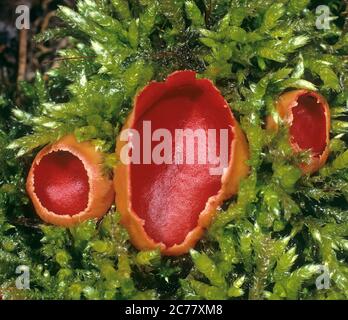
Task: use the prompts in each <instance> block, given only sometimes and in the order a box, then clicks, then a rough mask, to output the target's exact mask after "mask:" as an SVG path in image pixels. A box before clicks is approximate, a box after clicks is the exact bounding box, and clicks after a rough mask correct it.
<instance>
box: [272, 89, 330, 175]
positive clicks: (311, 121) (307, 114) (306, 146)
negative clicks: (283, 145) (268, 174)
mask: <svg viewBox="0 0 348 320" xmlns="http://www.w3.org/2000/svg"><path fill="white" fill-rule="evenodd" d="M277 112H278V114H279V117H280V118H281V119H282V120H283V121H284V122H285V123H286V124H288V125H289V135H290V144H291V147H292V149H293V150H294V152H303V151H307V150H308V151H310V152H311V157H310V161H309V163H302V164H300V168H301V170H302V172H303V173H304V174H311V173H314V172H316V171H318V170H319V169H320V168H321V167H322V166H324V164H325V162H326V160H327V158H328V156H329V142H330V108H329V105H328V103H327V101H326V99H325V98H324V97H323V96H322V95H320V94H319V93H317V92H314V91H308V90H294V91H290V92H286V93H284V94H282V95H281V96H280V97H279V99H278V101H277ZM267 127H268V128H269V129H271V130H278V124H277V123H276V121H274V119H273V118H272V117H268V119H267Z"/></svg>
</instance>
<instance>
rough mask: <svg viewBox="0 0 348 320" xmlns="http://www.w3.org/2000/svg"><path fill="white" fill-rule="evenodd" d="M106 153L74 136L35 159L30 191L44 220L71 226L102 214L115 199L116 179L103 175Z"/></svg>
mask: <svg viewBox="0 0 348 320" xmlns="http://www.w3.org/2000/svg"><path fill="white" fill-rule="evenodd" d="M102 161H103V156H102V154H101V153H99V152H97V151H96V149H95V147H94V146H93V145H92V144H91V143H90V142H82V143H78V142H77V140H76V138H75V137H74V136H73V135H68V136H65V137H63V138H62V139H60V140H59V141H58V142H56V143H54V144H51V145H48V146H46V147H45V148H44V149H42V150H41V151H40V152H39V153H38V154H37V156H36V158H35V159H34V162H33V164H32V166H31V169H30V172H29V175H28V178H27V185H26V187H27V192H28V194H29V196H30V198H31V200H32V202H33V205H34V207H35V210H36V212H37V214H38V215H39V216H40V218H41V219H42V220H44V221H45V222H48V223H52V224H55V225H59V226H65V227H69V226H72V225H75V224H77V223H80V222H82V221H85V220H87V219H91V218H100V217H102V216H103V215H104V214H105V213H106V212H107V210H108V209H109V208H110V207H111V205H112V203H113V200H114V189H113V184H112V179H110V178H109V177H107V176H105V175H104V174H103V169H102Z"/></svg>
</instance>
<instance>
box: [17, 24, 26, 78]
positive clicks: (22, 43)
mask: <svg viewBox="0 0 348 320" xmlns="http://www.w3.org/2000/svg"><path fill="white" fill-rule="evenodd" d="M27 40H28V29H21V30H20V31H19V53H18V75H17V82H19V81H23V80H24V79H25V72H26V69H27V45H28V43H27V42H28V41H27Z"/></svg>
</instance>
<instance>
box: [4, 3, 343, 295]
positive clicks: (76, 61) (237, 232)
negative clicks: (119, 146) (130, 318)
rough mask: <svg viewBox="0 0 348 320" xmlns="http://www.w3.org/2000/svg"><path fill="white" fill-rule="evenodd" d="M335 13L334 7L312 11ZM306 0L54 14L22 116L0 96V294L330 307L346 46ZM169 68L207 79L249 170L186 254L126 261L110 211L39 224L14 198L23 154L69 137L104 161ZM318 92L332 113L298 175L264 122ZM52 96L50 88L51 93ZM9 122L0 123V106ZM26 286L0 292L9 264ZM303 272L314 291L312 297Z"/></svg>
mask: <svg viewBox="0 0 348 320" xmlns="http://www.w3.org/2000/svg"><path fill="white" fill-rule="evenodd" d="M328 4H329V6H330V9H331V12H333V14H335V15H340V14H342V13H343V11H344V10H345V8H344V7H343V5H342V4H341V2H340V1H334V0H333V1H328ZM315 7H316V1H298V0H290V1H288V0H279V1H268V0H267V1H265V0H260V1H259V0H252V1H251V0H250V1H249V0H248V1H234V0H233V1H201V0H200V1H193V0H188V1H181V0H180V1H179V0H178V1H147V0H146V1H145V0H139V1H125V0H112V1H106V0H98V1H91V0H80V1H78V5H77V11H73V10H71V9H68V8H65V7H61V8H60V9H59V11H58V16H59V17H61V18H62V19H63V20H64V21H65V23H66V27H62V28H59V29H55V30H48V31H47V32H46V33H45V34H43V35H40V36H38V37H37V38H38V40H41V41H43V40H47V39H49V38H52V37H63V36H66V35H68V36H70V37H71V38H70V39H71V43H72V46H71V47H69V48H68V49H64V50H62V51H60V52H59V55H60V56H61V57H62V58H66V60H63V61H62V62H61V63H60V65H59V67H57V68H55V69H52V70H50V71H49V72H48V77H49V80H44V78H43V77H42V76H41V75H39V74H38V75H37V77H36V80H35V82H34V83H32V84H29V83H23V84H22V93H23V94H24V95H25V96H26V103H25V105H23V106H18V108H14V105H13V103H12V102H11V100H10V99H8V98H7V97H6V96H5V95H3V96H1V99H0V105H1V114H0V146H1V152H0V182H1V186H0V290H1V292H2V294H3V295H4V298H8V299H11V298H18V297H21V298H28V299H63V298H67V299H158V298H170V299H175V298H184V299H235V298H237V299H246V298H250V299H308V298H315V299H332V298H339V299H346V298H348V271H347V270H348V265H347V247H348V246H347V240H346V238H347V236H348V217H347V211H348V202H347V201H348V171H347V170H348V169H347V168H348V157H347V148H346V142H347V138H346V134H347V131H348V126H347V122H346V115H347V102H348V91H347V86H348V67H347V60H345V57H346V56H347V54H348V38H347V34H346V33H344V31H343V21H342V19H337V20H335V21H331V29H329V30H318V29H316V27H315V19H316V15H315ZM177 69H194V70H196V71H197V72H198V73H199V76H200V77H208V78H210V79H212V80H213V81H215V83H216V85H217V86H218V87H219V89H220V90H221V92H222V93H223V95H224V96H225V97H226V99H227V100H228V102H229V103H230V105H231V108H232V109H233V111H234V113H235V115H236V117H237V118H238V120H239V121H240V123H241V126H242V128H243V130H244V131H245V133H246V136H247V138H248V140H249V145H250V161H249V163H250V165H251V173H250V176H249V177H248V178H246V179H245V180H244V181H243V182H242V183H241V186H240V190H239V194H238V197H237V198H236V199H233V200H232V201H230V202H229V204H228V205H227V204H226V206H225V207H224V208H225V210H222V211H221V212H219V214H218V215H217V217H216V219H215V220H214V223H213V225H212V226H211V227H210V228H209V230H208V232H207V234H206V236H205V237H204V239H202V241H201V242H200V243H199V245H198V246H197V247H196V248H195V250H192V251H191V254H188V255H185V256H183V257H179V258H169V257H161V256H160V254H159V252H158V251H149V252H137V251H136V250H135V249H134V248H133V247H132V246H131V245H130V244H129V241H128V234H127V232H126V231H125V230H124V229H123V228H122V227H121V226H120V224H119V215H118V214H117V212H115V208H112V209H111V210H110V212H109V213H108V215H106V216H105V217H104V219H103V220H102V222H101V223H100V224H98V225H97V226H96V224H95V222H94V221H90V222H85V223H82V224H81V225H79V226H77V227H75V228H70V229H63V228H58V227H54V226H47V225H41V224H40V222H39V221H38V219H37V218H36V216H35V214H34V212H33V209H32V207H31V206H30V203H29V201H28V198H27V196H26V194H25V190H24V186H25V177H26V174H27V171H28V167H29V166H30V163H31V161H32V158H33V155H34V153H35V152H36V151H37V149H38V148H40V147H42V146H43V145H45V144H47V143H50V142H54V141H56V140H57V139H58V138H59V137H61V136H63V135H65V134H67V133H74V134H75V135H76V136H77V138H78V139H79V140H81V141H82V140H92V141H93V143H94V144H95V145H96V146H97V147H98V148H99V149H101V150H103V151H104V152H106V153H107V157H106V158H105V166H106V167H107V168H109V169H110V168H111V167H112V166H113V164H114V163H115V159H114V154H113V150H114V147H115V145H114V144H115V138H116V136H117V134H118V132H119V130H120V128H121V126H122V124H123V123H124V121H125V118H126V116H127V114H128V112H129V110H130V109H131V108H132V101H133V99H134V96H135V95H136V93H137V91H138V90H140V89H141V88H142V87H143V86H144V85H146V84H147V83H148V81H150V80H153V79H156V80H162V79H163V78H165V77H166V76H167V75H168V74H169V73H171V72H173V71H175V70H177ZM292 88H307V89H310V90H318V91H320V92H321V93H322V94H323V95H324V96H325V97H326V98H327V99H328V101H329V103H330V106H331V107H332V118H333V121H332V124H333V126H332V131H331V137H332V138H333V139H332V142H331V151H332V152H331V155H330V158H329V161H328V163H327V165H326V166H325V167H324V168H322V169H321V170H320V172H319V173H318V174H316V175H313V176H304V177H301V175H300V172H299V170H298V169H297V164H298V163H299V161H303V160H304V159H306V157H308V155H306V154H302V155H300V156H293V155H292V153H291V149H290V147H289V144H288V137H287V128H286V127H285V126H283V124H282V123H281V122H280V130H279V132H278V133H277V134H270V133H267V132H266V130H265V129H264V128H265V123H264V119H265V117H266V116H267V115H269V114H273V115H274V101H275V99H276V98H277V96H278V95H279V94H281V93H282V92H283V91H284V90H289V89H292ZM57 92H59V94H57ZM11 109H12V110H13V111H12V113H13V116H14V117H15V118H16V119H13V118H12V117H10V115H9V113H10V110H11ZM21 264H25V265H28V266H29V267H30V271H31V290H30V291H29V290H28V291H20V290H16V289H14V281H15V278H16V274H15V269H16V267H17V266H18V265H21ZM319 266H326V267H327V268H328V270H329V274H330V277H331V281H330V288H329V289H324V290H317V289H316V288H315V279H316V277H317V276H319V275H320V268H319Z"/></svg>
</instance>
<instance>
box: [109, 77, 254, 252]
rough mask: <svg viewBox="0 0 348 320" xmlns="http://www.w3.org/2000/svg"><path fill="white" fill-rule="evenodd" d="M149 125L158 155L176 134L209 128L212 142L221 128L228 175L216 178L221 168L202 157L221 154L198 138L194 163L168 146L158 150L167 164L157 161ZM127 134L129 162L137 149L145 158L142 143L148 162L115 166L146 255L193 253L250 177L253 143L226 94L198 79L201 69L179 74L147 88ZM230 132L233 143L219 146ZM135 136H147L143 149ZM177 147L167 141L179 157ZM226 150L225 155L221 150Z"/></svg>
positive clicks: (123, 203)
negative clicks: (152, 158)
mask: <svg viewBox="0 0 348 320" xmlns="http://www.w3.org/2000/svg"><path fill="white" fill-rule="evenodd" d="M146 126H148V127H147V129H148V128H149V126H150V127H151V130H152V131H151V132H152V133H153V138H152V139H153V140H152V141H151V142H150V149H151V150H152V151H153V152H154V153H155V152H156V148H157V152H158V148H160V145H161V144H162V145H161V146H162V147H163V143H164V140H165V139H167V138H168V136H170V137H174V136H176V135H177V133H178V131H177V130H178V129H179V131H180V130H182V132H184V131H185V132H190V130H191V133H192V132H198V131H199V130H201V133H202V132H203V133H204V137H206V136H208V139H209V130H211V129H213V130H212V131H215V132H217V133H216V136H214V138H213V140H214V142H215V143H216V145H215V147H216V149H219V148H220V154H219V155H220V156H219V157H220V158H219V159H220V161H221V159H222V157H221V152H223V151H221V150H226V166H225V169H224V170H222V172H221V173H219V174H216V173H215V174H212V170H211V169H213V168H215V169H216V167H217V162H214V161H212V162H209V161H206V162H204V161H202V162H199V161H198V160H197V158H198V159H199V156H200V155H204V156H206V159H209V157H210V156H212V158H214V155H215V156H216V155H217V154H218V153H215V152H216V150H213V149H214V148H210V147H208V148H206V149H200V147H202V146H203V148H204V147H205V146H206V144H204V142H203V143H202V141H199V139H198V142H197V139H196V140H194V143H193V145H194V147H193V149H190V150H191V151H192V153H186V151H187V150H189V149H188V148H189V145H188V139H186V145H182V146H183V148H182V149H181V151H182V152H183V153H184V154H185V153H186V158H185V159H184V161H182V162H178V161H177V158H175V155H173V154H170V156H169V157H168V155H164V151H165V150H164V149H166V147H164V148H163V149H161V148H160V149H161V150H162V151H161V152H158V154H160V155H161V156H163V159H164V160H163V161H162V163H161V161H159V162H156V161H149V160H150V159H149V155H145V153H146V150H145V149H146V146H145V142H146V139H148V138H149V136H150V135H151V132H149V131H148V130H147V129H146ZM162 129H165V131H166V134H164V133H163V132H162V134H163V135H161V134H157V135H156V131H157V130H162ZM197 129H198V131H196V130H197ZM127 130H132V132H133V133H132V134H131V135H129V136H128V138H126V139H124V137H123V138H122V139H121V137H119V138H118V141H117V147H116V154H117V155H118V157H119V158H122V150H124V148H125V146H127V145H129V144H130V145H131V147H130V148H129V157H131V155H130V154H132V155H134V154H135V153H137V150H136V147H135V146H134V145H136V144H137V143H138V147H139V149H140V150H138V151H140V157H139V158H141V157H143V159H141V160H142V161H140V162H137V163H136V162H135V161H133V162H132V161H128V163H127V161H119V164H118V165H117V166H116V168H115V172H114V184H115V190H116V204H117V208H118V210H119V211H120V213H121V217H122V219H121V222H122V223H123V225H124V226H125V227H126V228H127V230H128V232H129V234H130V238H131V241H132V243H133V244H134V246H135V247H137V248H138V249H140V250H149V249H155V248H160V249H161V252H162V253H163V254H165V255H180V254H183V253H186V252H188V251H189V249H190V248H192V247H193V246H194V245H195V244H196V242H197V241H198V240H199V239H200V238H201V237H202V235H203V233H204V230H205V229H206V228H207V227H208V226H209V224H210V223H211V221H212V218H213V217H214V215H215V213H216V211H217V209H218V207H219V206H220V205H221V204H222V203H223V201H224V200H226V199H228V198H230V197H231V196H232V195H234V194H236V193H237V191H238V186H239V182H240V180H241V179H242V178H243V177H245V176H246V175H247V174H248V171H249V168H248V165H247V164H246V161H247V160H248V145H247V142H246V139H245V137H244V134H243V132H242V131H241V129H240V127H239V125H238V123H237V121H236V120H235V118H234V117H233V114H232V112H231V110H230V108H229V106H228V104H227V102H226V101H225V100H224V98H223V97H222V96H221V94H220V92H219V91H218V89H217V88H216V87H215V86H214V85H213V83H212V82H211V81H209V80H208V79H196V74H195V72H193V71H178V72H175V73H173V74H172V75H170V76H169V77H168V78H167V79H166V81H165V82H152V83H150V84H149V85H148V86H147V87H145V88H144V89H143V90H142V91H141V93H140V94H139V95H138V96H137V98H136V100H135V106H134V109H133V111H132V112H131V114H130V116H129V118H128V120H127V122H126V124H125V126H124V128H123V131H122V132H125V131H127ZM223 131H224V132H225V133H227V134H228V139H226V140H224V141H225V143H224V142H221V141H220V140H221V135H220V140H219V132H220V134H221V132H223ZM134 132H139V137H140V141H141V143H139V139H135V138H134V136H135V135H136V134H134ZM158 132H159V131H157V133H158ZM120 136H122V134H121V135H120ZM202 136H203V135H202ZM202 136H201V137H202ZM161 138H163V139H162V140H161ZM196 138H197V137H196ZM127 139H128V140H127ZM203 140H204V139H203ZM159 141H161V142H159ZM168 141H169V140H167V142H168ZM181 141H183V140H181ZM191 142H192V140H191ZM175 143H176V142H175ZM175 143H174V141H173V140H171V141H170V143H169V144H168V143H167V149H166V151H168V149H170V150H171V151H173V150H176V151H177V144H175ZM223 144H224V148H225V149H224V148H221V147H222V145H223ZM208 146H209V144H208ZM179 149H180V148H179ZM202 150H203V151H202ZM173 152H175V151H173ZM193 154H195V156H197V157H196V158H195V160H194V161H191V162H190V161H188V158H190V157H191V156H192V155H193ZM150 156H151V155H150ZM152 156H153V154H152ZM139 158H137V159H138V160H139ZM144 158H146V159H145V161H144ZM203 158H204V157H203ZM206 159H205V160H206ZM215 159H217V158H215ZM128 160H129V159H128ZM181 160H183V158H181ZM191 160H192V159H191ZM154 162H156V163H154Z"/></svg>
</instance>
